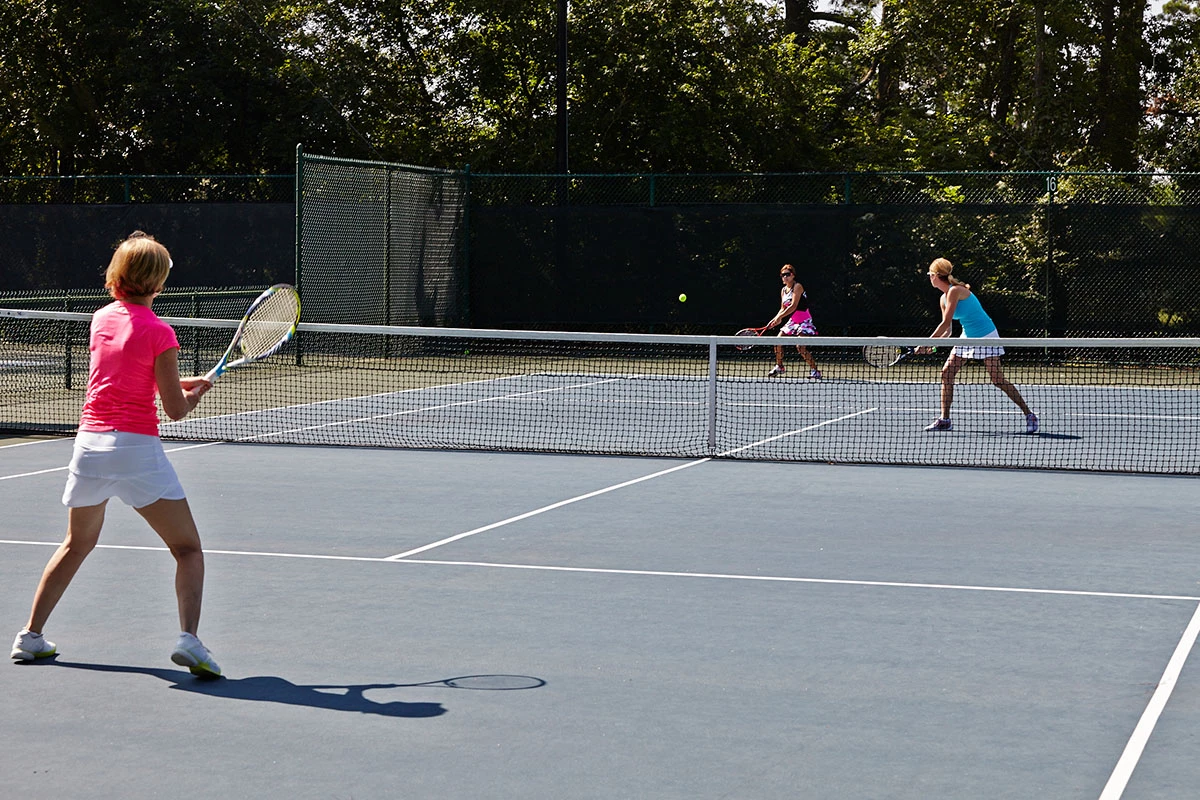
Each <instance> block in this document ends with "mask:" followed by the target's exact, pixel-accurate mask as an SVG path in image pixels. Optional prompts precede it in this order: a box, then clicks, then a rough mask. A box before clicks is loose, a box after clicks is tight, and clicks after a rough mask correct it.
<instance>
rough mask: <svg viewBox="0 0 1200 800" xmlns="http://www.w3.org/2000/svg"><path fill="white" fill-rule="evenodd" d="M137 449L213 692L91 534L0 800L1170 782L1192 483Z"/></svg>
mask: <svg viewBox="0 0 1200 800" xmlns="http://www.w3.org/2000/svg"><path fill="white" fill-rule="evenodd" d="M793 385H794V386H796V387H797V390H799V389H800V388H801V385H800V384H799V382H797V383H796V384H793ZM802 388H805V389H807V388H811V387H809V386H808V385H803V387H802ZM986 388H991V387H986ZM216 391H219V389H218V390H216ZM992 392H994V393H995V394H997V395H998V394H999V393H998V392H996V391H995V390H994V389H992ZM215 393H216V392H214V394H215ZM925 402H926V403H927V402H928V401H925ZM961 427H962V428H964V429H967V430H969V429H970V427H971V426H969V425H967V424H965V423H964V425H962V426H961ZM958 432H959V430H958V426H956V431H955V433H958ZM998 438H999V437H998ZM1014 440H1015V441H1018V442H1021V443H1029V441H1030V439H1026V438H1019V439H1014ZM8 441H9V442H12V444H9V445H7V446H3V447H0V507H3V508H4V514H3V521H2V523H0V525H2V532H0V585H2V586H3V587H4V591H3V592H0V611H2V612H3V613H2V614H0V617H2V618H3V619H6V620H8V621H9V625H10V629H11V630H10V634H9V635H11V633H15V631H16V630H17V628H18V627H19V626H20V625H21V623H22V621H23V620H24V618H25V615H26V613H27V611H28V606H29V601H30V599H31V597H32V592H33V589H34V586H35V585H36V582H37V578H38V575H39V574H40V571H41V569H42V567H43V566H44V564H45V562H46V560H47V558H48V557H49V556H50V554H51V552H52V550H53V547H54V546H55V545H56V544H57V543H58V541H59V540H60V538H61V534H62V530H63V527H64V524H65V512H64V510H63V508H62V507H61V506H60V505H59V503H58V498H59V496H60V494H61V491H62V486H63V482H64V478H65V472H64V467H65V465H66V463H67V460H68V457H69V451H70V440H69V439H47V440H40V441H24V440H22V441H20V442H18V440H8ZM1034 443H1035V444H1043V443H1040V442H1036V441H1035V442H1034ZM1050 443H1051V444H1053V440H1050ZM1194 444H1195V440H1194V438H1193V439H1192V440H1190V442H1189V441H1184V440H1180V441H1178V442H1177V449H1182V448H1194ZM167 449H168V450H169V451H171V452H170V457H171V459H172V461H173V463H174V464H175V467H176V470H177V471H178V472H179V474H180V477H181V479H182V481H183V483H184V486H185V487H186V488H187V490H188V494H189V498H190V501H191V503H192V506H193V509H194V511H195V514H196V517H197V520H198V522H199V524H200V527H201V533H202V536H203V538H204V541H205V545H206V549H207V551H208V556H207V565H208V580H207V586H206V598H205V610H204V619H203V622H202V625H201V636H202V638H203V639H204V640H205V643H206V644H208V645H209V647H210V648H211V649H212V650H213V651H214V653H215V655H216V657H217V659H218V660H219V661H220V663H221V665H222V667H223V668H224V670H225V673H226V676H227V677H226V679H224V680H222V681H219V682H212V683H205V682H197V681H196V680H195V679H193V678H192V677H191V676H190V675H189V674H188V673H187V672H186V671H185V670H182V669H180V668H178V667H176V666H174V665H173V664H171V663H170V661H169V660H168V655H169V652H170V648H171V645H172V644H173V642H174V637H175V634H176V632H177V631H176V624H177V623H176V620H175V611H174V596H173V590H172V574H173V562H172V559H171V558H170V556H169V555H168V554H167V553H166V552H165V550H163V549H162V548H161V545H160V544H159V543H158V541H157V540H156V539H155V537H154V535H153V534H152V533H151V532H150V531H149V529H148V528H147V527H146V526H145V524H144V523H143V522H142V521H141V519H140V518H138V517H137V516H136V515H135V514H134V513H133V512H132V511H131V510H129V509H128V508H126V507H124V506H122V505H120V504H119V503H114V504H112V505H111V506H110V510H109V514H108V521H107V525H106V529H105V532H104V535H103V536H102V538H101V547H100V548H99V549H98V550H97V551H96V552H95V553H93V554H92V556H91V557H90V558H89V560H88V562H87V563H86V564H85V565H84V568H83V569H82V571H81V573H80V575H79V576H78V578H77V579H76V581H75V583H74V584H73V585H72V586H71V588H70V590H69V591H68V593H67V595H66V597H65V598H64V600H63V601H62V603H61V604H60V606H59V608H58V609H57V611H56V612H55V615H54V617H53V618H52V619H51V624H50V625H49V626H48V628H47V631H46V633H47V636H48V637H49V638H50V639H51V640H53V641H55V642H57V644H58V646H59V650H60V655H59V656H58V657H57V658H56V659H54V660H52V661H51V662H48V663H38V664H31V665H8V666H5V667H4V668H3V669H0V691H2V693H3V697H4V698H5V701H6V702H5V706H6V712H7V715H8V720H9V724H7V725H5V726H3V729H2V732H0V767H3V769H2V770H0V772H2V773H3V774H4V775H5V776H6V777H7V778H8V781H9V785H10V786H11V787H20V792H21V793H22V794H23V793H26V792H28V793H30V794H35V793H36V794H37V795H54V796H60V797H90V798H110V797H111V798H118V797H120V798H143V797H145V798H149V797H164V796H170V797H175V796H180V795H195V796H212V797H222V796H228V797H296V798H368V797H372V798H373V797H422V798H479V797H525V798H528V797H539V798H540V797H546V798H551V797H553V798H562V797H581V798H629V797H654V798H725V797H736V798H885V797H886V798H921V799H925V798H1022V799H1023V800H1024V799H1026V798H1101V797H1103V798H1110V799H1111V798H1117V797H1126V798H1162V799H1163V800H1166V799H1167V798H1170V800H1177V799H1178V798H1181V797H1188V796H1192V794H1194V791H1195V787H1196V786H1197V785H1200V764H1198V762H1197V760H1196V759H1195V757H1194V755H1195V750H1196V736H1197V734H1196V731H1197V730H1200V674H1198V673H1197V665H1196V661H1195V659H1194V658H1191V659H1189V658H1188V654H1189V653H1190V651H1191V650H1192V648H1193V645H1194V643H1195V639H1196V635H1197V630H1198V627H1200V621H1198V620H1200V618H1198V609H1200V585H1198V580H1200V571H1198V570H1197V568H1196V567H1197V565H1196V558H1195V547H1194V545H1195V538H1196V512H1197V502H1196V496H1197V493H1196V483H1195V479H1194V478H1188V477H1173V476H1161V475H1160V476H1152V475H1143V474H1100V473H1095V472H1089V471H1074V472H1068V471H1038V470H995V469H976V468H955V469H944V468H931V467H910V466H856V465H829V464H817V463H784V462H780V461H774V460H768V461H753V460H737V459H710V458H707V457H692V456H679V457H672V458H636V457H614V456H595V455H562V454H559V455H553V454H538V455H533V454H522V453H511V452H494V453H485V452H473V451H446V450H411V449H409V450H406V449H377V448H338V447H324V446H309V447H298V446H284V445H276V444H266V443H214V442H191V441H177V442H169V443H167Z"/></svg>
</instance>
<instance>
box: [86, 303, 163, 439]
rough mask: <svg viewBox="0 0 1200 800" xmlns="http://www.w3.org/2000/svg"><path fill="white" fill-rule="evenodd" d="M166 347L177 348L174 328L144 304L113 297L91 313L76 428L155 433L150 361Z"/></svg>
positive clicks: (155, 420)
mask: <svg viewBox="0 0 1200 800" xmlns="http://www.w3.org/2000/svg"><path fill="white" fill-rule="evenodd" d="M172 347H179V340H178V339H177V338H175V331H174V330H173V329H172V328H171V326H170V325H168V324H167V323H165V322H163V321H162V320H161V319H159V318H158V316H157V315H156V314H155V313H154V312H153V311H151V310H150V309H149V308H147V307H146V306H140V305H137V304H136V303H123V302H121V301H120V300H117V301H116V302H113V303H109V304H108V305H106V306H105V307H104V308H102V309H100V310H99V311H97V312H96V313H95V314H93V315H92V339H91V346H90V349H91V351H92V357H91V366H90V369H89V371H88V386H87V399H85V400H84V401H83V413H82V414H81V415H80V418H79V430H81V431H125V432H127V433H142V434H146V435H148V436H157V435H158V407H157V406H156V405H155V404H154V395H155V393H156V392H157V390H158V384H157V382H156V381H155V378H154V360H155V359H156V358H158V356H159V355H160V354H162V353H164V352H166V351H167V350H170V349H171V348H172Z"/></svg>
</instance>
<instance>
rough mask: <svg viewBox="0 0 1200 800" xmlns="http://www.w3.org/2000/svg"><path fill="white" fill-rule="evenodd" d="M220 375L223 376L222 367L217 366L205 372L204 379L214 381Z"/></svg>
mask: <svg viewBox="0 0 1200 800" xmlns="http://www.w3.org/2000/svg"><path fill="white" fill-rule="evenodd" d="M219 377H221V368H220V367H219V366H217V367H213V368H212V369H210V370H209V371H208V372H207V373H205V375H204V380H206V381H208V382H209V383H213V382H214V381H216V379H217V378H219Z"/></svg>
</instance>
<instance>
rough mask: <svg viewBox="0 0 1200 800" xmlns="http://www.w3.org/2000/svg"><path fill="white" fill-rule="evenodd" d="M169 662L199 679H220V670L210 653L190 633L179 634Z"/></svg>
mask: <svg viewBox="0 0 1200 800" xmlns="http://www.w3.org/2000/svg"><path fill="white" fill-rule="evenodd" d="M171 660H172V661H174V662H175V663H176V664H178V665H179V666H181V667H187V668H188V669H189V670H191V673H192V674H193V675H197V676H199V677H201V678H219V677H221V668H220V667H218V666H217V662H216V661H214V660H213V657H212V653H210V652H208V648H207V647H205V646H204V645H203V644H201V643H200V640H199V639H197V638H196V637H195V636H193V635H192V634H190V633H181V634H179V641H177V642H176V643H175V650H174V651H173V652H172V653H171Z"/></svg>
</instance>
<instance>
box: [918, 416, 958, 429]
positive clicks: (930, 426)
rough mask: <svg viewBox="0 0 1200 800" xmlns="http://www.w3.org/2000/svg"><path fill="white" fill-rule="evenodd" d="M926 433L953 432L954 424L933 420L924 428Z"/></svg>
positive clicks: (943, 420) (945, 420) (948, 421)
mask: <svg viewBox="0 0 1200 800" xmlns="http://www.w3.org/2000/svg"><path fill="white" fill-rule="evenodd" d="M925 430H927V431H951V430H954V423H953V422H951V421H950V420H948V419H941V418H938V419H935V420H934V421H933V422H931V423H929V424H928V425H926V426H925Z"/></svg>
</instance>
